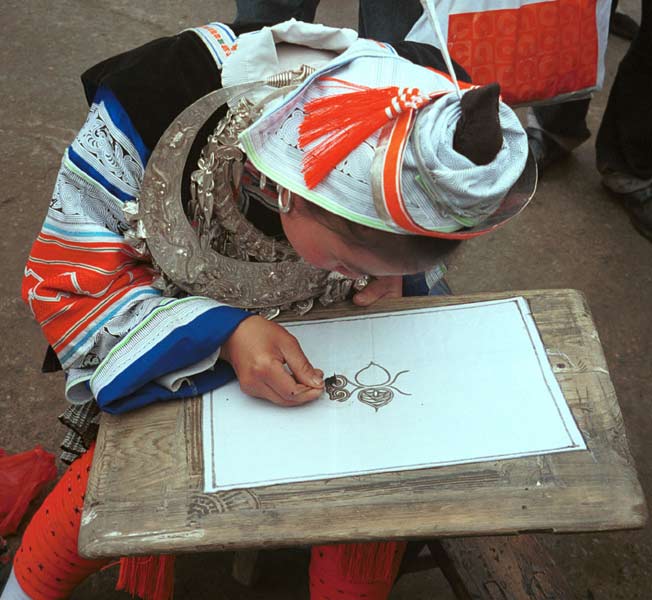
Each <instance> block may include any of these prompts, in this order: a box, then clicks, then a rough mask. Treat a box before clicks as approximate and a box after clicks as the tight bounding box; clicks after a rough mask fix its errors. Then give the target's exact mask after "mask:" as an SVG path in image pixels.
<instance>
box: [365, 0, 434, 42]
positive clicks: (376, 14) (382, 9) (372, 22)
mask: <svg viewBox="0 0 652 600" xmlns="http://www.w3.org/2000/svg"><path fill="white" fill-rule="evenodd" d="M422 12H423V9H422V7H421V3H420V2H419V0H403V1H401V2H396V0H360V8H359V10H358V33H359V34H360V37H363V38H370V39H373V40H378V41H379V42H388V43H390V44H391V43H393V42H401V41H403V39H404V38H405V36H406V35H407V34H408V32H409V31H410V29H412V26H413V25H414V24H415V23H416V22H417V20H418V18H419V17H420V16H421V13H422Z"/></svg>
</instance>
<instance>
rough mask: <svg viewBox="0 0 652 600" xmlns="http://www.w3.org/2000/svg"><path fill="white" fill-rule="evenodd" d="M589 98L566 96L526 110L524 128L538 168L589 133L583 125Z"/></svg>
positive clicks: (572, 147)
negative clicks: (554, 101) (525, 125)
mask: <svg viewBox="0 0 652 600" xmlns="http://www.w3.org/2000/svg"><path fill="white" fill-rule="evenodd" d="M590 102H591V99H590V98H584V99H582V100H568V101H566V102H562V103H560V104H550V105H546V106H534V107H532V108H530V109H529V110H528V115H527V127H526V128H525V130H526V131H527V135H528V141H529V143H530V149H531V150H532V154H533V155H534V159H535V160H536V161H537V166H538V167H539V171H540V172H541V171H543V170H544V169H545V168H546V167H548V166H549V165H550V164H552V163H554V162H556V161H557V160H559V159H560V158H563V157H565V156H568V154H570V153H571V152H572V151H573V150H574V149H575V148H577V147H578V146H579V145H580V144H582V143H583V142H585V141H586V140H588V139H589V138H590V137H591V132H590V131H589V128H588V127H587V126H586V115H587V113H588V111H589V104H590Z"/></svg>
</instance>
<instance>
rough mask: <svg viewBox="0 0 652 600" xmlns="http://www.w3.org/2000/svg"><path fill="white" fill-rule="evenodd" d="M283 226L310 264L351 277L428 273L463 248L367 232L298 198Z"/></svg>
mask: <svg viewBox="0 0 652 600" xmlns="http://www.w3.org/2000/svg"><path fill="white" fill-rule="evenodd" d="M281 221H282V224H283V230H284V231H285V235H286V236H287V238H288V240H289V242H290V243H291V244H292V246H293V247H294V249H295V250H296V251H297V252H298V253H299V255H300V256H301V257H302V258H303V259H304V260H305V261H307V262H309V263H310V264H312V265H314V266H316V267H320V268H322V269H328V270H331V271H337V272H339V273H341V274H343V275H346V276H349V277H355V276H360V275H376V276H380V275H404V274H409V273H418V272H421V271H426V270H428V269H429V268H431V267H433V266H434V265H436V264H437V263H439V262H441V261H442V260H443V259H444V258H445V257H446V256H447V255H449V254H450V253H451V252H452V251H453V250H454V249H455V248H456V247H457V245H458V244H459V242H458V241H456V240H445V239H441V238H427V237H422V236H412V235H400V234H395V233H389V232H387V231H380V230H377V229H372V228H370V227H365V226H364V225H359V224H357V223H354V222H352V221H347V220H346V219H344V218H342V217H339V216H337V215H335V214H332V213H330V212H328V211H326V210H324V209H323V208H321V207H319V206H317V205H315V204H313V203H312V202H309V201H308V200H305V199H304V198H302V197H300V196H296V195H293V196H292V200H291V205H290V210H289V212H287V213H285V214H281Z"/></svg>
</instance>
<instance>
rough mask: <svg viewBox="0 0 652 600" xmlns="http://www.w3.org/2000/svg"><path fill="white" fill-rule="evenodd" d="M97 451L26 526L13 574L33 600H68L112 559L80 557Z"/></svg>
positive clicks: (78, 462) (82, 460)
mask: <svg viewBox="0 0 652 600" xmlns="http://www.w3.org/2000/svg"><path fill="white" fill-rule="evenodd" d="M94 450H95V448H94V446H93V447H91V449H90V450H89V451H88V452H86V454H84V455H83V456H82V457H81V458H79V459H78V460H76V461H75V462H74V463H73V464H72V465H71V466H70V468H69V469H68V470H67V471H66V472H65V474H64V475H63V477H62V478H61V479H60V480H59V482H58V483H57V485H56V486H55V488H54V489H53V490H52V492H51V493H50V495H49V496H48V497H47V498H46V499H45V502H43V504H42V505H41V507H40V508H39V509H38V511H37V512H36V514H35V515H34V517H33V518H32V521H31V523H30V524H29V525H28V526H27V529H26V531H25V534H24V535H23V540H22V543H21V546H20V548H19V549H18V552H17V553H16V557H15V558H14V573H15V575H16V579H17V580H18V583H19V584H20V587H21V588H22V589H23V591H24V592H25V593H26V594H27V595H28V596H30V597H31V598H32V600H57V599H58V598H67V597H68V596H70V594H71V593H72V591H73V589H75V587H76V586H77V585H79V584H80V583H81V582H82V581H83V580H84V579H86V577H88V576H89V575H90V574H91V573H95V572H96V571H99V570H100V569H101V568H102V567H103V566H105V565H106V564H107V563H108V562H109V559H103V560H86V559H85V558H82V557H81V556H79V553H78V552H77V540H78V538H79V525H80V522H81V514H82V507H83V505H84V494H85V493H86V485H87V483H88V473H89V471H90V470H91V463H92V462H93V453H94Z"/></svg>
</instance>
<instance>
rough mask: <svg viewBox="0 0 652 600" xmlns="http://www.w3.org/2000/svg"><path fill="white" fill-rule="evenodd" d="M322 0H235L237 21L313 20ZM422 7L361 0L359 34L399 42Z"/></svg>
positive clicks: (415, 2)
mask: <svg viewBox="0 0 652 600" xmlns="http://www.w3.org/2000/svg"><path fill="white" fill-rule="evenodd" d="M318 4H319V0H236V7H237V13H236V18H235V24H243V23H246V24H251V25H253V24H257V23H260V24H269V23H281V22H282V21H287V20H288V19H292V18H295V19H297V20H298V21H306V22H308V23H310V22H312V21H314V19H315V13H316V11H317V6H318ZM421 13H422V9H421V3H420V2H419V0H401V1H400V2H399V1H398V0H360V8H359V10H358V32H359V33H360V37H365V38H371V39H374V40H378V41H380V42H390V43H393V42H400V41H402V40H403V39H404V38H405V36H406V35H407V34H408V32H409V31H410V29H412V26H413V25H414V24H415V23H416V21H417V19H418V18H419V17H420V16H421Z"/></svg>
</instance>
